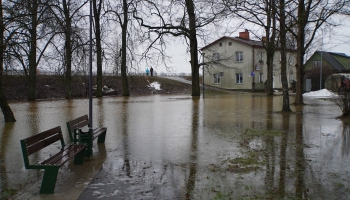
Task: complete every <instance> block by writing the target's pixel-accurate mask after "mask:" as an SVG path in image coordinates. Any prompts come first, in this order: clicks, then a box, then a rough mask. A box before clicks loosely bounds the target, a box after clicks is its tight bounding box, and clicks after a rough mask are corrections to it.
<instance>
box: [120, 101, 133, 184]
mask: <svg viewBox="0 0 350 200" xmlns="http://www.w3.org/2000/svg"><path fill="white" fill-rule="evenodd" d="M124 98H125V99H124V101H123V103H122V111H121V115H122V116H123V117H122V136H123V139H122V142H123V152H124V153H123V154H124V155H123V156H124V164H123V170H124V171H125V172H126V175H127V176H128V177H131V175H130V161H129V150H128V126H129V123H128V105H129V104H128V102H127V100H128V97H124Z"/></svg>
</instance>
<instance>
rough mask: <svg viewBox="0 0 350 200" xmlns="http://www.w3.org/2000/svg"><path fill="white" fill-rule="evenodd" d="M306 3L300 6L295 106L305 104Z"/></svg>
mask: <svg viewBox="0 0 350 200" xmlns="http://www.w3.org/2000/svg"><path fill="white" fill-rule="evenodd" d="M305 12H306V11H305V2H304V0H299V5H298V22H297V26H298V27H297V28H298V35H297V64H296V71H297V77H296V79H297V82H296V93H295V104H296V105H301V104H303V90H304V69H303V67H304V55H305V47H304V46H305V35H304V34H305V26H306V23H305V20H307V19H306V16H305V15H306V13H305Z"/></svg>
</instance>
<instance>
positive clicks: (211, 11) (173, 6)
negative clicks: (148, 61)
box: [134, 0, 224, 96]
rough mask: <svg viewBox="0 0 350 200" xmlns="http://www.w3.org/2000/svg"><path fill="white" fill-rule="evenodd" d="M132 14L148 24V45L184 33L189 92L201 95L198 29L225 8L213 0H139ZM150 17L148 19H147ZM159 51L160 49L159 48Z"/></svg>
mask: <svg viewBox="0 0 350 200" xmlns="http://www.w3.org/2000/svg"><path fill="white" fill-rule="evenodd" d="M138 6H139V8H138V9H137V8H135V10H134V17H135V18H136V19H137V20H138V22H139V23H140V25H141V26H143V27H146V28H148V30H149V33H147V34H148V36H150V35H151V34H155V36H154V38H151V36H150V40H151V44H150V46H149V48H148V50H149V49H151V48H153V47H154V46H155V44H156V43H158V44H159V43H160V44H161V45H165V44H166V42H165V41H164V36H165V35H171V36H174V37H179V36H180V37H184V38H185V40H186V41H187V42H188V46H189V52H190V56H191V60H190V62H191V72H192V96H199V95H200V87H199V63H198V62H199V61H198V39H197V31H198V30H199V29H200V28H202V27H204V26H206V25H208V24H210V23H213V22H214V21H215V20H217V19H218V16H220V14H221V13H222V11H223V10H224V9H223V8H222V7H220V4H218V3H217V2H214V1H200V2H199V1H193V0H185V1H148V0H141V1H139V4H138ZM150 19H151V20H150ZM160 51H162V49H161V50H160Z"/></svg>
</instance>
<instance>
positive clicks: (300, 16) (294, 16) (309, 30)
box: [286, 0, 349, 105]
mask: <svg viewBox="0 0 350 200" xmlns="http://www.w3.org/2000/svg"><path fill="white" fill-rule="evenodd" d="M292 2H293V5H290V7H289V8H290V9H289V10H286V14H287V17H289V18H290V19H291V26H290V27H289V32H290V33H291V34H292V35H293V36H294V38H296V42H297V64H296V69H297V77H296V79H297V82H296V95H295V104H297V105H301V104H303V95H302V93H303V90H304V82H303V78H304V67H303V66H304V56H305V52H306V51H307V49H308V48H309V47H310V45H311V44H312V42H313V40H314V38H315V35H316V32H317V31H318V30H319V29H320V28H321V26H322V25H323V24H324V23H329V22H330V21H329V20H330V18H331V16H332V15H334V14H336V13H338V12H340V11H341V9H342V8H343V7H344V6H345V5H347V4H349V1H348V0H336V1H332V2H330V1H322V0H307V1H304V0H298V1H292Z"/></svg>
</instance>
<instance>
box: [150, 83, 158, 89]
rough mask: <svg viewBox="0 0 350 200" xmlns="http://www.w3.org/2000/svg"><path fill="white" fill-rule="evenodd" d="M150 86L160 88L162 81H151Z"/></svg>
mask: <svg viewBox="0 0 350 200" xmlns="http://www.w3.org/2000/svg"><path fill="white" fill-rule="evenodd" d="M148 87H150V88H154V89H155V90H160V83H158V82H153V83H150V84H149V86H148Z"/></svg>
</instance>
